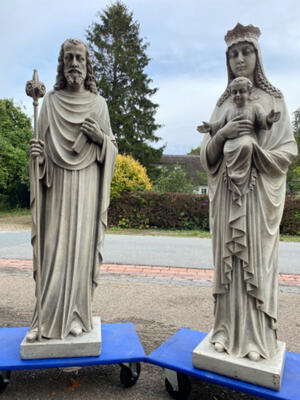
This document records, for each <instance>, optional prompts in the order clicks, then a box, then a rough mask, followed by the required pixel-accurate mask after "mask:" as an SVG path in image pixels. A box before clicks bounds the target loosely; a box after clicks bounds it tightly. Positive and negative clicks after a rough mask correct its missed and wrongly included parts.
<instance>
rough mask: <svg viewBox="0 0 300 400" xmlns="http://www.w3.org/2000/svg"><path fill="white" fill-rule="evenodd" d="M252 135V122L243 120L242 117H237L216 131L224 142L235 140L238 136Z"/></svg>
mask: <svg viewBox="0 0 300 400" xmlns="http://www.w3.org/2000/svg"><path fill="white" fill-rule="evenodd" d="M253 133H254V128H253V122H251V121H250V120H248V119H244V117H243V116H242V115H238V116H237V117H235V118H233V119H232V120H231V121H229V122H227V124H226V125H225V126H224V127H223V128H221V129H220V130H219V131H218V135H219V136H221V137H222V138H223V139H224V141H225V140H227V139H235V138H237V137H239V136H244V135H252V134H253Z"/></svg>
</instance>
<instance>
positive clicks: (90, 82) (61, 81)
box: [54, 39, 98, 94]
mask: <svg viewBox="0 0 300 400" xmlns="http://www.w3.org/2000/svg"><path fill="white" fill-rule="evenodd" d="M69 43H70V44H73V45H79V44H81V45H83V46H84V47H85V49H86V78H85V80H84V87H85V88H86V89H87V90H89V91H90V92H92V93H95V94H97V93H98V92H97V86H96V82H95V76H94V72H93V65H92V60H91V56H90V53H89V48H88V46H87V45H86V44H85V43H84V42H83V41H81V40H79V39H67V40H65V41H64V42H63V44H62V45H61V48H60V52H59V56H58V66H57V75H56V82H55V85H54V90H61V89H65V88H66V87H67V80H66V78H65V75H64V46H65V45H66V44H69Z"/></svg>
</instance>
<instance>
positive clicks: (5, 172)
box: [0, 99, 33, 207]
mask: <svg viewBox="0 0 300 400" xmlns="http://www.w3.org/2000/svg"><path fill="white" fill-rule="evenodd" d="M32 137H33V133H32V127H31V121H30V118H29V117H28V116H27V115H26V114H25V113H24V112H23V111H22V109H21V108H20V107H18V106H15V105H14V103H13V100H11V99H2V100H0V193H1V195H2V199H1V200H2V201H5V202H6V203H8V205H9V206H11V207H16V206H17V207H27V206H29V172H28V164H29V141H30V139H32Z"/></svg>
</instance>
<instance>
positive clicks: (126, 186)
mask: <svg viewBox="0 0 300 400" xmlns="http://www.w3.org/2000/svg"><path fill="white" fill-rule="evenodd" d="M150 189H151V182H150V179H149V178H148V176H147V172H146V168H145V167H143V166H142V165H141V164H140V163H139V162H138V161H136V160H135V159H134V158H133V157H131V156H126V155H121V154H118V156H117V160H116V166H115V173H114V176H113V180H112V183H111V199H115V198H119V197H120V196H121V193H128V192H143V191H145V190H150Z"/></svg>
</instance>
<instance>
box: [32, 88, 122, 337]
mask: <svg viewBox="0 0 300 400" xmlns="http://www.w3.org/2000/svg"><path fill="white" fill-rule="evenodd" d="M91 115H92V117H93V118H94V119H96V120H97V123H98V126H99V127H100V129H101V131H102V132H103V133H104V139H103V143H102V145H98V144H96V143H93V142H91V141H90V140H86V137H81V139H83V147H82V149H81V151H80V152H76V151H74V145H75V144H76V140H78V138H79V136H80V135H82V134H80V132H79V129H80V126H81V124H82V122H83V121H84V119H85V118H86V117H89V116H91ZM38 126H39V137H40V139H41V140H43V141H44V143H45V159H44V162H43V164H41V166H40V176H39V179H40V185H39V191H40V210H39V213H40V231H41V239H40V254H41V306H42V321H41V326H42V336H43V337H46V338H64V337H66V336H67V335H68V334H69V332H70V330H71V327H72V324H73V323H74V322H75V323H79V325H80V326H82V329H83V331H86V332H88V331H90V330H91V329H92V310H91V302H92V296H93V290H94V288H95V287H96V286H97V284H98V280H99V270H100V264H101V262H102V247H103V240H104V233H105V230H106V226H107V209H108V205H109V196H110V183H111V179H112V176H113V171H114V163H115V157H116V154H117V148H116V145H115V141H114V137H113V134H112V131H111V127H110V120H109V114H108V109H107V105H106V102H105V100H104V99H103V98H102V97H101V96H98V95H96V94H93V93H90V92H88V91H85V92H83V93H82V92H81V93H74V94H72V93H69V92H67V91H65V90H59V91H51V92H48V93H47V94H46V96H45V98H44V101H43V105H42V109H41V112H40V116H39V124H38ZM35 179H36V178H35V176H34V168H33V166H31V210H32V216H33V226H32V245H33V250H34V261H35V262H34V265H36V250H37V249H36V246H37V244H36V243H37V242H36V219H35V213H36V201H35V199H36V195H35V194H36V192H35V190H36V188H35V184H34V181H35ZM35 274H36V270H34V276H35ZM36 326H37V307H36V308H35V311H34V315H33V321H32V325H31V328H36Z"/></svg>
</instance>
